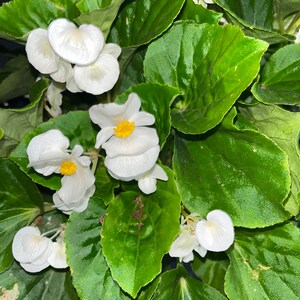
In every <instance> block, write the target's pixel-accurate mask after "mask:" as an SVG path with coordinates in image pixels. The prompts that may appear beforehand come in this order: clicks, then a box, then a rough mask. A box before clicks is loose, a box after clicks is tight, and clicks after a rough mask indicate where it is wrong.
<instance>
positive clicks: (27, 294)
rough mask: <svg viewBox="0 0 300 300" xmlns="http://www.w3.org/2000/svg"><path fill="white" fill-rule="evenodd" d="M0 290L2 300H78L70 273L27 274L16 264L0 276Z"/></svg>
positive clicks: (50, 271)
mask: <svg viewBox="0 0 300 300" xmlns="http://www.w3.org/2000/svg"><path fill="white" fill-rule="evenodd" d="M0 288H1V290H0V299H3V300H6V299H7V300H10V299H11V300H13V299H22V300H33V299H43V300H53V299H55V300H77V299H78V297H77V295H76V292H75V290H74V288H73V286H72V280H71V276H70V272H66V271H55V270H54V269H48V270H46V271H42V272H40V273H38V274H29V273H27V272H25V271H24V270H23V269H22V268H21V267H20V266H19V265H18V264H16V263H14V264H13V265H12V266H11V268H10V269H9V270H7V271H6V272H4V273H2V274H0ZM2 297H3V298H2Z"/></svg>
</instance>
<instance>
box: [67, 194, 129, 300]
mask: <svg viewBox="0 0 300 300" xmlns="http://www.w3.org/2000/svg"><path fill="white" fill-rule="evenodd" d="M104 216H105V206H104V205H103V203H102V201H100V200H99V199H93V198H92V199H91V200H90V201H89V205H88V208H87V209H86V210H85V211H84V212H82V213H76V212H73V213H72V214H71V217H70V219H69V222H68V224H67V228H66V232H65V243H66V247H67V261H68V264H69V265H70V267H71V272H72V276H73V283H74V286H75V288H76V290H77V292H78V295H79V296H80V298H81V299H85V300H101V299H110V300H117V299H118V300H119V299H120V300H121V299H128V297H126V296H125V295H124V294H123V292H122V291H121V290H120V288H119V287H118V285H117V284H116V283H115V282H114V281H113V279H112V277H111V275H110V271H109V269H108V266H107V264H106V262H105V259H104V256H103V253H102V249H101V246H100V229H101V224H100V221H101V220H100V218H102V221H101V222H103V220H104V219H103V217H104Z"/></svg>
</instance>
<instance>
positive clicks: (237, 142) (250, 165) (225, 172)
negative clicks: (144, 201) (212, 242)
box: [173, 118, 291, 228]
mask: <svg viewBox="0 0 300 300" xmlns="http://www.w3.org/2000/svg"><path fill="white" fill-rule="evenodd" d="M226 122H227V123H229V120H228V118H226ZM224 125H225V124H224ZM173 163H174V170H175V174H176V177H177V183H178V188H179V191H180V194H181V197H182V202H183V204H184V205H185V206H186V207H187V209H188V210H189V211H191V212H196V213H198V214H199V215H200V216H201V217H205V216H206V215H207V213H208V212H210V211H211V210H213V209H222V210H224V211H226V212H227V213H228V214H229V215H230V217H231V218H232V220H233V223H234V225H236V226H242V227H249V228H254V227H265V226H270V225H273V224H276V223H280V222H282V221H284V220H286V219H288V218H289V216H290V215H289V213H288V212H286V211H285V209H284V207H283V204H282V203H283V201H284V199H285V198H286V197H287V196H288V194H289V192H290V184H291V179H290V175H289V166H288V158H287V155H286V154H285V152H283V150H281V149H280V148H279V147H278V146H277V145H276V144H275V143H274V142H273V141H271V140H270V139H269V138H267V137H266V136H265V135H262V134H260V133H259V132H256V131H252V130H238V129H236V128H235V127H233V126H231V127H229V126H228V124H226V127H225V126H220V127H219V128H218V130H215V131H214V132H212V133H211V134H209V135H206V136H198V137H194V138H188V137H182V136H179V135H177V136H176V137H175V155H174V161H173Z"/></svg>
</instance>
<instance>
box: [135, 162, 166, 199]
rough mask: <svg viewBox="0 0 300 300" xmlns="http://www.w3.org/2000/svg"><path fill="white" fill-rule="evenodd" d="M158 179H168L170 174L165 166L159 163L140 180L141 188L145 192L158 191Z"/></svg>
mask: <svg viewBox="0 0 300 300" xmlns="http://www.w3.org/2000/svg"><path fill="white" fill-rule="evenodd" d="M156 179H160V180H164V181H167V180H168V176H167V174H166V172H165V171H164V170H163V168H162V167H161V166H159V165H157V164H155V165H154V167H153V168H152V169H151V170H149V171H148V172H146V173H145V174H143V175H142V176H141V177H140V178H138V179H136V180H138V186H139V189H140V190H141V191H142V192H143V193H145V194H151V193H154V192H155V191H156Z"/></svg>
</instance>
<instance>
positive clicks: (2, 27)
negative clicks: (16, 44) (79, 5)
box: [0, 0, 79, 41]
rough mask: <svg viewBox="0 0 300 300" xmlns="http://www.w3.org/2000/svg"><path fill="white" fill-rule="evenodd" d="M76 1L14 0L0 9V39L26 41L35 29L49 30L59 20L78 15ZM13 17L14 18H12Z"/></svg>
mask: <svg viewBox="0 0 300 300" xmlns="http://www.w3.org/2000/svg"><path fill="white" fill-rule="evenodd" d="M75 2H76V0H52V1H51V0H26V1H23V0H14V1H9V2H8V3H4V4H2V6H1V7H0V37H3V38H7V39H12V40H18V41H25V40H26V39H27V35H28V34H29V32H30V31H31V30H33V29H35V28H39V27H42V28H47V27H48V25H49V24H50V23H51V21H52V20H54V19H57V18H70V19H73V18H74V17H75V16H77V15H78V13H79V12H78V11H77V9H76V7H75ZM12 16H13V17H12Z"/></svg>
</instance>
